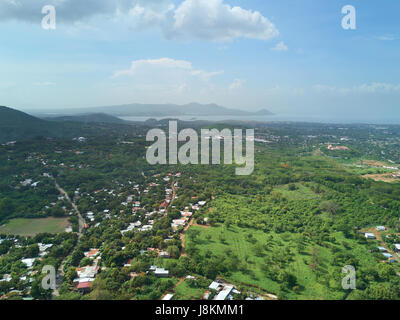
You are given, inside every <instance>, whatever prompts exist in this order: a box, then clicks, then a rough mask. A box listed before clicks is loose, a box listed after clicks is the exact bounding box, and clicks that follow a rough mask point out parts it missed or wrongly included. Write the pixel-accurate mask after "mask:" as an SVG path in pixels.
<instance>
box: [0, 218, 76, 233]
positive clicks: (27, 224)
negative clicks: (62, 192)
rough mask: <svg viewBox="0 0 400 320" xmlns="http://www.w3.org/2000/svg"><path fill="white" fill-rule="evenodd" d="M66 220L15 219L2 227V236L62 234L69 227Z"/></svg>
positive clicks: (0, 230)
mask: <svg viewBox="0 0 400 320" xmlns="http://www.w3.org/2000/svg"><path fill="white" fill-rule="evenodd" d="M68 225H69V222H68V219H66V218H42V219H13V220H10V221H9V222H8V223H7V224H6V225H3V226H1V227H0V234H1V233H3V234H9V235H10V234H11V235H19V236H24V237H30V236H35V235H37V234H39V233H53V234H54V233H61V232H64V231H65V228H66V227H68Z"/></svg>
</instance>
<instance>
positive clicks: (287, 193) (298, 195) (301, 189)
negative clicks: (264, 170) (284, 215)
mask: <svg viewBox="0 0 400 320" xmlns="http://www.w3.org/2000/svg"><path fill="white" fill-rule="evenodd" d="M293 185H295V186H296V190H290V189H289V185H287V184H286V185H282V186H278V187H275V188H274V191H278V192H280V193H281V194H282V195H283V196H284V197H285V198H286V199H288V200H310V199H316V198H319V196H318V195H317V194H315V193H314V192H312V191H311V189H310V188H307V187H306V186H304V185H303V184H301V183H294V184H293Z"/></svg>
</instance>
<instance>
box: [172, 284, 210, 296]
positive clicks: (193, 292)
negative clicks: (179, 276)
mask: <svg viewBox="0 0 400 320" xmlns="http://www.w3.org/2000/svg"><path fill="white" fill-rule="evenodd" d="M206 290H207V289H205V288H192V287H191V286H189V283H188V281H187V280H183V281H182V282H181V283H180V284H179V285H178V286H177V287H176V288H175V289H174V291H175V297H174V299H175V300H200V299H201V298H202V297H203V295H204V293H205V292H206Z"/></svg>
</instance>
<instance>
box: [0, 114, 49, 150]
mask: <svg viewBox="0 0 400 320" xmlns="http://www.w3.org/2000/svg"><path fill="white" fill-rule="evenodd" d="M56 127H57V124H55V123H49V122H48V121H45V120H41V119H38V118H35V117H32V116H30V115H28V114H26V113H24V112H21V111H18V110H14V109H11V108H7V107H0V142H7V141H13V140H20V139H22V138H23V139H24V140H25V139H29V138H34V137H37V136H52V132H54V130H55V129H56Z"/></svg>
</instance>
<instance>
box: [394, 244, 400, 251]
mask: <svg viewBox="0 0 400 320" xmlns="http://www.w3.org/2000/svg"><path fill="white" fill-rule="evenodd" d="M394 247H395V250H396V251H398V252H400V243H396V244H395V245H394Z"/></svg>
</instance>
